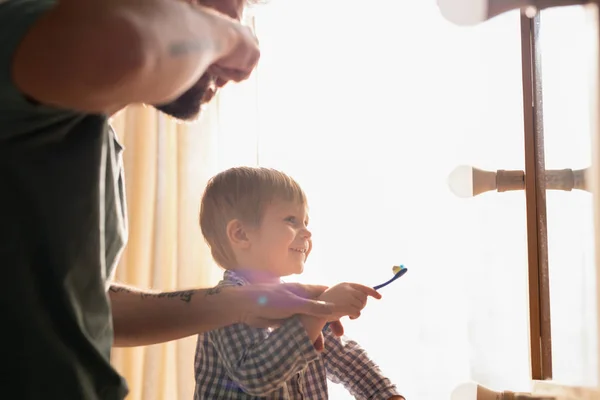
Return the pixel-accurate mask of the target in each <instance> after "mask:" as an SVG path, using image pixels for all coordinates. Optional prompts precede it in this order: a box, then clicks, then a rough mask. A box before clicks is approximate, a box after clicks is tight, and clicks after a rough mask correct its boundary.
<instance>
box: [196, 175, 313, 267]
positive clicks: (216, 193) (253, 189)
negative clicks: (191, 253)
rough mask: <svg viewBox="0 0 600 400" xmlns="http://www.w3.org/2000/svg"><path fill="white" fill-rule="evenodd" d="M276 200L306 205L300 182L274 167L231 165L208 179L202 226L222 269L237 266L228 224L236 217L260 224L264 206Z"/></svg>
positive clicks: (207, 241) (201, 211)
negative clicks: (228, 235)
mask: <svg viewBox="0 0 600 400" xmlns="http://www.w3.org/2000/svg"><path fill="white" fill-rule="evenodd" d="M274 200H282V201H292V202H297V203H298V204H302V205H306V195H305V194H304V191H303V190H302V188H301V187H300V185H299V184H298V182H296V181H295V180H294V179H293V178H291V177H290V176H288V175H286V174H284V173H283V172H280V171H277V170H275V169H271V168H262V167H235V168H230V169H228V170H225V171H223V172H221V173H219V174H217V175H215V176H214V177H212V178H211V179H210V180H209V181H208V183H207V185H206V189H205V190H204V195H203V196H202V202H201V205H200V229H201V230H202V235H203V236H204V240H206V243H207V244H208V246H209V247H210V251H211V254H212V256H213V258H214V260H215V261H216V262H217V264H219V265H220V266H221V267H223V268H231V267H232V266H233V265H235V257H234V255H233V251H232V249H231V245H230V243H229V238H228V237H227V232H226V230H227V224H228V223H229V222H230V221H232V220H234V219H237V220H240V221H241V222H242V223H244V224H247V225H249V226H253V227H258V226H259V225H260V223H261V221H262V218H263V215H264V210H265V206H266V205H267V204H268V203H270V202H272V201H274Z"/></svg>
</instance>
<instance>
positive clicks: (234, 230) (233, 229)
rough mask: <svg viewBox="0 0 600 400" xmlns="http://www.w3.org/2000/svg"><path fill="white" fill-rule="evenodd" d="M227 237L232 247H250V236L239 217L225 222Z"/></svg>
mask: <svg viewBox="0 0 600 400" xmlns="http://www.w3.org/2000/svg"><path fill="white" fill-rule="evenodd" d="M226 233H227V239H229V243H231V246H232V247H233V248H238V249H247V248H248V247H250V238H249V235H248V232H247V231H246V228H245V227H244V224H243V223H242V222H241V221H240V220H239V219H234V220H231V221H229V223H228V224H227V230H226Z"/></svg>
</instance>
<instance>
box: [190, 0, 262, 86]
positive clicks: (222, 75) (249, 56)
mask: <svg viewBox="0 0 600 400" xmlns="http://www.w3.org/2000/svg"><path fill="white" fill-rule="evenodd" d="M202 8H204V7H202ZM204 10H207V11H208V10H210V12H211V13H212V14H213V16H214V19H213V24H214V26H215V31H216V32H223V37H224V38H226V39H227V40H223V43H224V46H225V47H224V48H223V49H218V50H220V57H219V58H218V59H217V60H216V61H215V62H214V63H213V64H212V65H210V66H209V68H208V70H207V72H208V73H209V74H210V75H212V76H213V77H215V78H216V80H217V83H220V85H221V86H222V85H223V82H227V81H234V82H240V81H243V80H245V79H247V78H248V77H249V76H250V74H251V73H252V71H253V70H254V68H255V67H256V64H257V63H258V60H259V58H260V50H259V48H258V40H257V39H256V36H254V33H253V32H252V30H251V29H250V28H249V27H247V26H244V25H242V24H240V23H239V22H238V21H236V20H235V19H233V18H230V17H228V16H226V15H224V14H221V13H219V12H217V11H213V10H212V9H209V8H204Z"/></svg>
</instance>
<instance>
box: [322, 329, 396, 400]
mask: <svg viewBox="0 0 600 400" xmlns="http://www.w3.org/2000/svg"><path fill="white" fill-rule="evenodd" d="M324 335H325V350H324V351H323V359H324V361H325V368H326V369H327V378H328V379H329V380H330V381H332V382H334V383H341V384H343V385H344V387H345V388H346V390H348V391H349V392H350V393H351V394H352V395H353V396H354V397H355V398H356V399H357V400H387V399H389V398H390V397H392V396H401V394H400V392H398V390H397V389H396V386H395V385H394V384H393V383H392V382H391V381H390V380H389V379H388V378H386V377H385V376H384V375H383V373H382V372H381V370H380V369H379V367H378V366H377V364H375V362H373V360H371V359H370V358H369V356H368V355H367V352H366V351H365V350H364V349H363V348H361V347H360V346H359V345H358V343H356V342H355V341H353V340H350V339H348V338H347V337H346V336H342V337H337V336H335V334H334V333H333V332H332V331H331V328H328V329H327V331H326V332H325V333H324Z"/></svg>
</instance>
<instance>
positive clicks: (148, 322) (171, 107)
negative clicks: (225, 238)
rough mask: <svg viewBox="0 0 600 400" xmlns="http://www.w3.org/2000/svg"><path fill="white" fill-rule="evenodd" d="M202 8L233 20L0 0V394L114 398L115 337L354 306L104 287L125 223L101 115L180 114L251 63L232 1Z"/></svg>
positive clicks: (154, 3)
mask: <svg viewBox="0 0 600 400" xmlns="http://www.w3.org/2000/svg"><path fill="white" fill-rule="evenodd" d="M208 5H210V6H213V7H217V8H218V7H220V6H221V7H222V10H221V11H223V12H225V13H227V14H228V15H229V16H230V17H233V18H229V17H227V16H224V15H221V14H219V13H217V12H215V11H212V10H211V9H209V8H205V7H201V6H198V5H194V4H189V3H185V2H181V1H175V0H143V1H142V0H101V1H98V0H59V1H56V0H0V188H1V189H0V260H2V267H3V268H2V272H3V282H4V285H3V286H4V287H3V289H2V293H1V294H0V310H1V312H2V321H3V323H2V329H1V330H0V331H1V333H0V339H1V340H2V351H1V352H0V355H1V356H2V365H3V367H2V370H1V371H0V372H1V374H2V378H3V379H2V382H3V392H4V393H9V392H10V391H11V389H13V390H12V391H13V392H14V393H15V394H14V395H13V396H9V397H10V398H18V399H40V398H48V399H61V400H70V399H77V400H82V399H83V400H91V399H94V400H95V399H103V400H112V399H122V398H124V397H125V396H126V394H127V387H126V384H125V382H123V379H122V378H121V377H120V376H119V375H118V374H117V373H116V371H114V370H113V369H112V367H111V365H110V361H109V354H110V349H111V346H112V345H113V341H114V344H115V345H117V346H138V345H146V344H152V343H159V342H164V341H168V340H174V339H178V338H181V337H184V336H188V335H191V334H196V333H198V332H203V331H207V330H211V329H215V328H218V327H223V326H226V325H229V324H233V323H238V322H245V323H249V324H252V325H269V324H273V323H276V322H277V321H278V320H281V319H284V318H287V317H290V316H291V315H293V314H308V315H315V316H328V318H329V319H337V318H340V317H341V316H344V315H348V314H350V313H352V312H353V311H352V310H351V308H350V307H346V306H339V305H331V304H323V303H321V302H317V301H314V300H310V299H314V298H316V297H317V296H319V295H320V294H321V293H322V292H323V291H324V290H325V289H326V288H324V287H319V286H301V285H295V286H294V285H287V286H269V285H262V286H249V287H244V288H234V289H228V290H223V291H218V290H215V289H212V290H211V289H198V290H190V291H184V292H173V293H148V292H143V291H139V290H136V289H132V288H127V287H124V286H121V285H117V284H110V283H108V282H109V278H110V276H111V275H112V273H113V270H114V267H115V265H116V264H117V262H118V259H119V255H120V253H121V251H122V248H123V246H124V244H125V241H126V237H127V218H126V210H125V201H124V185H123V177H122V166H121V158H120V152H121V147H120V145H119V143H118V141H117V138H116V136H115V133H114V132H113V131H112V129H111V128H110V127H109V125H108V124H107V118H108V117H109V116H110V115H112V114H113V113H115V112H116V111H118V110H120V109H122V108H123V107H124V106H126V105H128V104H132V103H145V104H155V105H157V108H158V109H160V110H163V111H164V112H167V113H169V114H171V115H173V116H175V117H177V118H182V119H189V118H192V117H194V116H195V115H196V114H197V113H198V111H199V109H200V103H201V102H202V101H208V100H209V98H210V97H211V96H212V91H214V87H212V86H211V85H213V84H214V85H216V86H217V87H218V86H222V85H224V84H225V83H226V82H228V81H241V80H243V79H246V78H247V77H248V76H249V74H250V73H251V71H252V70H253V68H254V67H255V65H256V63H257V61H258V58H259V50H258V44H257V42H256V39H255V38H254V36H253V35H252V33H251V32H250V31H249V30H248V29H247V28H245V27H243V26H242V25H240V24H239V23H238V22H237V21H236V20H235V18H237V17H239V13H240V10H241V9H242V7H243V4H241V3H240V2H239V0H222V1H218V0H212V1H211V3H210V4H208ZM210 87H212V89H211V90H207V89H208V88H210ZM141 134H143V133H141ZM259 300H260V301H259ZM264 300H266V303H265V301H264ZM363 306H364V305H363ZM111 309H112V314H111ZM354 311H355V310H354ZM354 315H355V316H356V314H355V313H354ZM111 316H112V318H111ZM337 328H338V331H340V330H341V325H337ZM340 333H341V332H340Z"/></svg>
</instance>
